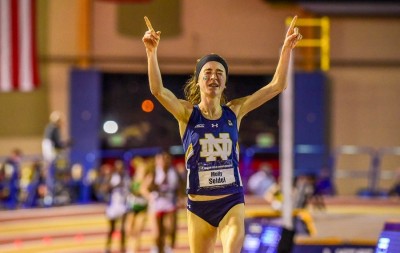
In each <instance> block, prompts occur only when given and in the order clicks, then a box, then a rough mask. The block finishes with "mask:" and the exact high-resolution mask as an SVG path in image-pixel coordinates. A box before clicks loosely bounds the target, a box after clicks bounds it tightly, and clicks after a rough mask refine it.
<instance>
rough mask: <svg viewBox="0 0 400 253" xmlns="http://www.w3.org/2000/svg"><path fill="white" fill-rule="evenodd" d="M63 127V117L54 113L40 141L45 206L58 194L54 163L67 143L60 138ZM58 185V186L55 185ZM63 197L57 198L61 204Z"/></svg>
mask: <svg viewBox="0 0 400 253" xmlns="http://www.w3.org/2000/svg"><path fill="white" fill-rule="evenodd" d="M62 125H63V115H62V114H61V113H60V112H58V111H54V112H52V113H51V114H50V117H49V123H48V124H47V125H46V128H45V130H44V135H43V140H42V155H43V161H44V169H45V170H46V171H45V174H46V186H47V191H46V196H45V198H44V203H45V204H46V205H47V206H50V205H52V204H53V203H54V202H55V199H54V198H55V195H56V191H59V193H60V190H61V189H60V184H59V182H57V180H56V179H55V173H56V168H55V161H56V159H58V158H60V155H61V154H62V151H64V150H65V149H66V148H67V146H68V143H67V142H66V141H63V140H62V138H61V127H62ZM57 183H58V184H57ZM63 197H64V196H59V199H58V200H60V201H61V202H64V200H62V199H63Z"/></svg>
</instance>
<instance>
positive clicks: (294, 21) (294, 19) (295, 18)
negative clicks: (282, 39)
mask: <svg viewBox="0 0 400 253" xmlns="http://www.w3.org/2000/svg"><path fill="white" fill-rule="evenodd" d="M296 20H297V16H294V18H293V19H292V22H291V23H290V27H289V31H290V30H292V29H293V28H294V25H295V24H296Z"/></svg>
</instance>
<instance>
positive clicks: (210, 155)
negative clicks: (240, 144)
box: [200, 133, 232, 162]
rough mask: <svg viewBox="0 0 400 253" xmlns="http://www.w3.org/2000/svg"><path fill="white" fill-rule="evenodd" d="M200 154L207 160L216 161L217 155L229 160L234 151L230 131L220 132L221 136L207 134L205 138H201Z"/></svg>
mask: <svg viewBox="0 0 400 253" xmlns="http://www.w3.org/2000/svg"><path fill="white" fill-rule="evenodd" d="M200 145H201V151H200V156H201V157H205V158H206V161H207V162H212V161H216V160H217V157H220V158H221V159H222V160H228V156H229V155H230V154H231V152H232V140H231V139H230V138H229V134H228V133H220V134H219V138H215V137H214V135H213V134H205V135H204V139H200Z"/></svg>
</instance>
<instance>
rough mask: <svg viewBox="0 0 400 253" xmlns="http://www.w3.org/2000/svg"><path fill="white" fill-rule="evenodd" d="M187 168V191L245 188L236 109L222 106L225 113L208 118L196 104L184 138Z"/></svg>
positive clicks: (208, 192) (211, 192)
mask: <svg viewBox="0 0 400 253" xmlns="http://www.w3.org/2000/svg"><path fill="white" fill-rule="evenodd" d="M182 142H183V148H184V150H185V160H186V169H187V172H188V173H187V177H188V178H187V182H188V183H187V186H186V193H187V194H198V195H224V194H232V193H238V192H243V184H242V181H241V178H240V173H239V145H238V128H237V119H236V115H235V113H234V112H233V111H232V110H231V109H230V108H229V107H227V106H222V116H221V117H220V118H219V119H217V120H209V119H206V118H205V117H204V116H203V115H202V114H201V111H200V109H199V107H198V105H195V106H194V107H193V112H192V114H191V115H190V119H189V122H188V124H187V127H186V130H185V133H184V135H183V138H182Z"/></svg>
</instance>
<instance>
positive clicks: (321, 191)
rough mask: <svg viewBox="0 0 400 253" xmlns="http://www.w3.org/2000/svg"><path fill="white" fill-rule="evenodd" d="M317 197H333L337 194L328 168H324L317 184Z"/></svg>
mask: <svg viewBox="0 0 400 253" xmlns="http://www.w3.org/2000/svg"><path fill="white" fill-rule="evenodd" d="M315 187H316V189H315V192H316V195H321V196H323V195H325V196H333V195H335V194H336V190H335V186H334V184H333V183H332V179H331V173H330V171H329V169H328V168H322V169H321V171H320V173H319V177H318V179H317V182H316V186H315Z"/></svg>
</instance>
